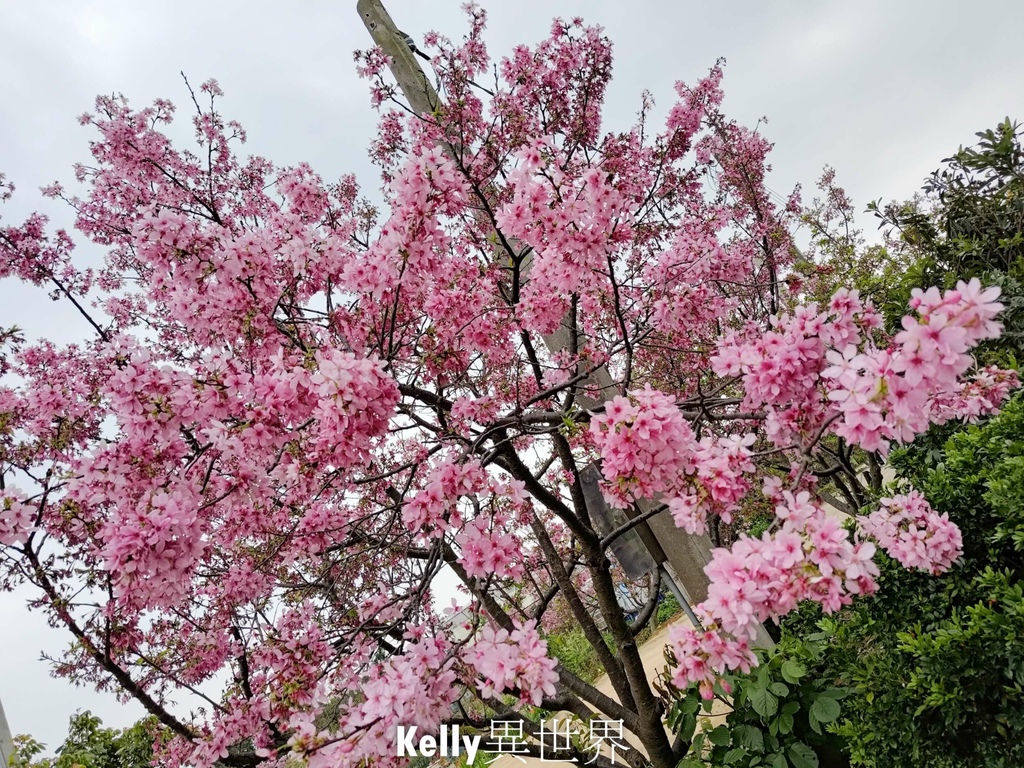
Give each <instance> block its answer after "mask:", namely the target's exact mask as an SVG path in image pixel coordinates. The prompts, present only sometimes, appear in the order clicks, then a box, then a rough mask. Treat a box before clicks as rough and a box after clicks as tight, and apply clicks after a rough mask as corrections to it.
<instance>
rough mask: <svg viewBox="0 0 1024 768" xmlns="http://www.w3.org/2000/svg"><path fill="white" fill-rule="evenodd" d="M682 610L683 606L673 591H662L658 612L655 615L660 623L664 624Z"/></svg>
mask: <svg viewBox="0 0 1024 768" xmlns="http://www.w3.org/2000/svg"><path fill="white" fill-rule="evenodd" d="M682 612H683V607H682V606H681V605H679V601H678V600H676V596H675V595H674V594H672V592H671V591H669V590H665V591H664V592H663V593H662V597H661V602H660V603H658V613H657V616H656V617H655V618H656V620H657V622H658V624H664V623H665V622H667V621H670V620H672V619H673V618H675V617H676V616H678V615H679V614H680V613H682Z"/></svg>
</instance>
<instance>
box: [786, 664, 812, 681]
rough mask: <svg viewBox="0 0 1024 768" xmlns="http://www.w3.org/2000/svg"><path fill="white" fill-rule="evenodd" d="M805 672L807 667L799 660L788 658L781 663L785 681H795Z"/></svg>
mask: <svg viewBox="0 0 1024 768" xmlns="http://www.w3.org/2000/svg"><path fill="white" fill-rule="evenodd" d="M806 674H807V667H805V666H804V665H803V664H801V663H800V662H799V661H793V660H792V659H789V660H787V661H786V663H784V664H783V665H782V676H783V677H784V678H785V679H786V682H789V683H797V682H799V681H800V678H801V677H803V676H804V675H806Z"/></svg>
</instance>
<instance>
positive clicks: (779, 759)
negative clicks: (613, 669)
mask: <svg viewBox="0 0 1024 768" xmlns="http://www.w3.org/2000/svg"><path fill="white" fill-rule="evenodd" d="M827 643H828V636H827V635H826V634H825V633H816V634H814V635H811V636H809V637H806V638H797V637H794V636H792V635H785V636H783V638H782V641H781V642H779V643H778V644H777V645H776V646H775V647H774V648H772V649H770V650H767V651H765V650H758V651H757V655H758V660H759V661H760V666H758V667H756V668H755V669H753V670H752V671H751V672H750V674H746V675H742V674H741V675H732V676H729V677H727V678H726V680H727V683H728V686H729V690H730V691H731V695H732V699H731V701H730V702H729V704H730V706H731V711H730V712H729V713H728V715H727V716H726V719H725V723H724V724H721V725H718V726H717V727H715V728H711V725H710V720H708V719H706V718H705V720H704V725H705V728H704V729H703V730H702V732H700V733H696V735H695V731H696V729H697V726H698V720H699V714H700V713H701V712H702V711H703V713H704V714H705V715H706V714H708V713H710V712H711V706H712V704H713V702H707V701H703V700H701V698H700V696H699V694H698V692H697V689H696V687H693V688H690V689H689V690H687V691H685V692H682V693H681V694H679V695H678V697H677V699H676V701H675V702H674V703H673V705H672V707H671V709H670V711H669V717H668V723H669V727H670V728H672V729H673V730H675V731H676V733H677V734H678V735H679V736H680V737H681V738H682V739H684V740H690V739H692V743H691V745H690V749H689V751H688V753H687V755H686V756H685V757H684V759H683V760H682V762H681V763H680V768H687V767H690V766H692V767H693V768H696V767H697V766H705V765H711V766H735V767H736V768H753V767H754V766H770V767H771V768H787V767H788V766H792V767H793V768H817V767H818V766H819V765H825V766H840V765H847V764H848V763H847V761H846V758H845V757H844V756H843V754H842V749H841V746H842V741H841V739H840V737H839V736H837V735H836V734H835V733H833V732H830V731H829V730H828V729H829V725H830V724H831V723H835V722H836V720H837V719H838V718H839V715H840V712H841V705H840V703H839V702H840V701H842V700H843V699H844V698H845V697H846V696H847V694H848V691H847V690H845V689H843V688H839V687H836V686H834V685H831V684H830V683H829V682H828V680H827V678H826V676H825V675H824V674H823V673H822V672H823V664H824V661H823V659H824V651H825V648H826V647H827ZM722 694H725V691H724V690H723V691H722ZM721 700H722V701H725V698H724V696H723V697H722V699H721Z"/></svg>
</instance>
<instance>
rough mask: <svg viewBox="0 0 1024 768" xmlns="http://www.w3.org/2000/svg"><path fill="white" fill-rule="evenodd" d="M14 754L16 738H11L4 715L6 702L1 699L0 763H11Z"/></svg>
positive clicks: (5, 764) (3, 764)
mask: <svg viewBox="0 0 1024 768" xmlns="http://www.w3.org/2000/svg"><path fill="white" fill-rule="evenodd" d="M13 756H14V740H13V739H12V738H11V729H10V727H9V726H8V725H7V718H6V717H5V716H4V703H3V702H2V701H0V765H2V766H7V765H10V763H11V758H12V757H13Z"/></svg>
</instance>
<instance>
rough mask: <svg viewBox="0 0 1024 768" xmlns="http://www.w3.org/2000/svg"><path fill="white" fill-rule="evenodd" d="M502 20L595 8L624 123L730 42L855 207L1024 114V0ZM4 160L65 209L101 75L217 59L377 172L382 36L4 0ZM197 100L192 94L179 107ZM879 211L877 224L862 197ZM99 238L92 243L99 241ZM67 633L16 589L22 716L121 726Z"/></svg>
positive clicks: (6, 291)
mask: <svg viewBox="0 0 1024 768" xmlns="http://www.w3.org/2000/svg"><path fill="white" fill-rule="evenodd" d="M460 2H461V0H430V2H425V1H424V0H390V2H388V3H387V5H388V10H389V11H390V13H391V15H392V16H393V17H394V19H395V21H396V22H397V24H398V25H399V27H400V28H402V29H404V30H406V31H408V32H410V33H413V34H414V35H415V36H416V37H417V39H421V35H422V33H424V32H426V31H428V30H430V29H436V30H438V31H440V32H443V33H445V34H447V35H448V36H450V37H458V36H461V34H462V31H463V28H464V27H463V22H462V16H461V13H460V11H459V4H460ZM482 5H483V6H484V7H485V8H487V10H488V12H489V13H490V23H489V31H488V34H487V40H488V42H489V44H490V46H491V53H492V55H493V56H495V57H500V56H501V55H503V54H504V53H505V52H507V51H508V50H509V49H510V48H511V46H512V45H514V44H516V43H520V42H525V43H533V42H536V41H538V40H540V39H542V38H543V37H544V36H545V34H546V31H547V29H548V27H549V25H550V21H551V18H552V17H554V16H563V17H572V16H576V15H580V16H583V17H584V18H585V19H586V20H587V21H588V22H590V23H596V24H600V25H602V26H603V27H605V29H606V32H607V34H608V35H609V36H610V37H611V38H612V40H613V41H614V44H615V49H614V50H615V70H614V71H615V79H614V82H613V84H612V87H611V89H610V92H609V98H608V102H607V110H606V125H608V126H610V127H622V126H624V125H626V124H628V123H629V122H630V120H631V118H632V116H633V115H634V113H635V112H636V110H637V107H638V106H639V94H640V91H641V90H643V89H645V88H646V89H648V90H650V91H651V92H652V93H653V94H654V96H655V99H656V100H657V101H658V103H659V104H660V105H661V106H662V107H663V108H664V107H667V106H668V105H669V104H670V102H671V96H672V95H673V91H672V85H673V83H674V82H675V81H676V80H686V81H687V82H693V81H694V80H696V79H697V78H699V77H700V76H702V75H703V74H704V73H705V72H706V71H707V69H708V68H709V67H711V66H712V65H713V64H714V62H715V60H716V59H717V58H718V57H720V56H724V57H726V58H727V60H728V65H727V67H726V74H725V93H726V101H725V108H726V111H727V113H728V114H729V115H730V116H731V117H734V118H736V119H738V120H740V121H741V122H744V123H747V124H750V125H752V124H753V123H754V122H756V120H757V119H758V118H759V117H761V116H767V117H768V118H769V124H768V125H767V127H766V128H765V132H766V135H768V137H769V138H770V139H771V140H773V141H774V142H775V143H776V149H775V152H774V153H773V161H772V162H773V165H774V168H775V171H774V174H773V176H772V179H771V182H770V183H771V186H772V187H773V188H774V189H775V190H777V191H779V192H787V191H788V190H789V189H790V188H791V187H792V186H793V184H794V183H796V182H803V183H804V186H805V189H808V190H810V188H812V187H813V183H814V181H815V179H817V178H818V176H819V175H820V171H821V168H822V166H823V165H825V164H830V165H832V166H834V167H835V168H836V170H837V178H838V181H839V183H840V184H842V185H843V186H845V187H846V189H847V191H848V192H849V193H850V194H851V195H852V197H853V198H854V202H855V204H856V205H857V207H858V209H860V210H862V209H863V207H864V204H865V203H866V202H867V201H869V200H871V199H876V198H880V197H881V198H885V199H903V198H906V197H909V196H910V195H911V194H912V193H913V192H914V191H915V190H916V189H917V188H918V187H919V186H920V182H921V180H922V178H923V177H924V176H925V175H927V174H928V172H930V171H931V170H933V169H934V168H935V167H937V165H938V164H939V161H940V160H941V159H942V158H944V157H946V156H948V155H949V154H951V153H952V152H953V151H954V150H955V149H956V148H957V146H959V145H960V144H967V143H970V142H972V140H973V135H974V133H975V132H976V131H979V130H982V129H984V128H988V127H993V126H994V125H995V124H996V123H997V122H998V121H999V120H1001V119H1002V118H1003V117H1004V116H1005V115H1010V116H1011V117H1012V118H1022V119H1024V67H1022V65H1021V63H1020V44H1021V42H1020V41H1021V35H1022V32H1024V3H1020V2H1017V1H1016V0H1003V1H1001V2H1000V1H997V0H973V1H972V2H968V1H967V0H963V1H962V2H957V1H956V0H900V1H899V2H886V1H885V0H873V1H867V0H861V2H856V3H850V2H839V1H838V0H833V1H831V2H812V1H811V0H803V1H797V0H792V1H790V2H781V1H779V2H773V3H761V2H755V0H745V1H744V2H739V1H726V2H723V1H719V2H711V0H704V2H698V1H697V0H689V1H688V2H687V1H684V0H675V1H674V2H658V1H657V0H630V1H629V2H622V1H621V0H617V1H616V2H611V1H610V0H588V1H587V2H584V1H583V0H491V1H490V2H486V1H485V2H482ZM0 30H3V32H2V35H0V71H2V72H3V77H2V78H0V171H3V172H5V173H7V175H8V178H9V180H11V181H13V182H14V183H15V184H16V185H17V186H18V188H19V192H18V194H17V196H16V198H15V201H13V202H12V203H11V204H8V205H7V206H5V208H6V210H3V211H2V212H0V213H2V215H3V218H4V219H5V220H6V221H7V222H9V223H13V222H14V221H15V220H17V219H19V218H20V217H22V216H24V215H25V214H26V213H28V212H29V211H30V210H32V209H34V208H38V207H42V208H43V209H44V210H46V211H47V212H48V213H50V214H51V216H52V218H53V219H54V220H55V221H56V222H59V223H61V224H63V225H68V224H70V217H69V216H68V214H67V212H66V211H63V210H61V209H60V208H54V207H53V206H50V205H49V204H48V203H45V202H42V201H41V200H40V198H39V196H38V194H37V193H36V189H37V188H38V187H39V186H41V185H43V184H45V183H49V182H51V181H54V180H61V181H64V182H68V183H69V186H71V184H70V183H71V182H73V176H72V173H71V165H72V163H74V162H75V161H79V160H85V159H87V142H88V141H89V140H90V139H91V138H92V137H91V135H90V133H89V131H88V130H86V129H83V128H80V127H79V126H78V124H77V122H76V120H75V118H76V116H77V115H79V114H81V113H82V112H85V111H88V110H90V109H91V106H92V101H93V98H94V97H95V96H96V94H99V93H112V92H121V93H124V94H125V95H126V96H128V97H129V98H130V99H131V100H132V102H133V103H134V104H136V105H137V106H142V105H145V104H147V103H149V102H150V101H151V100H152V99H154V98H157V97H167V98H170V99H171V100H173V101H174V102H175V103H177V104H179V105H182V106H183V105H184V102H185V101H186V99H187V98H188V96H187V92H186V91H185V88H184V85H183V83H182V81H181V76H180V74H179V72H180V71H184V72H185V74H186V75H188V77H189V79H190V80H191V81H192V82H193V84H196V85H198V84H199V83H201V82H202V81H203V80H205V79H207V78H208V77H216V78H217V79H218V80H219V81H220V84H221V86H222V88H223V89H224V90H225V92H226V94H227V98H226V99H225V100H224V101H223V102H222V104H221V108H222V110H223V111H224V112H225V113H226V114H227V115H229V116H230V117H232V118H235V119H237V120H239V121H240V122H241V123H242V124H243V125H244V126H245V127H246V129H247V130H248V133H249V143H248V151H249V152H251V153H255V154H261V155H264V156H266V157H268V158H269V159H271V160H272V161H274V162H276V163H277V164H279V165H288V164H293V163H296V162H299V161H303V160H305V161H308V162H310V163H311V164H312V165H313V167H314V168H315V169H316V170H317V171H318V172H319V173H320V174H321V175H322V176H323V177H324V178H325V179H327V180H332V179H335V178H337V177H338V176H339V175H341V174H342V173H348V172H355V173H357V174H358V175H359V176H360V177H361V179H362V180H363V182H364V184H365V185H367V186H369V187H370V188H375V187H376V185H377V180H376V177H375V176H374V175H373V173H372V169H371V167H370V165H369V162H368V160H367V153H366V147H367V145H368V142H369V141H370V138H371V136H372V133H373V130H374V125H375V122H376V117H375V114H374V113H373V111H372V110H371V109H370V107H369V102H368V98H367V87H366V84H365V82H363V81H360V80H359V79H358V78H357V77H356V75H355V71H354V67H353V64H352V51H353V50H355V49H357V48H363V47H366V46H367V45H368V42H369V37H368V35H367V33H366V31H365V29H364V28H363V26H362V23H361V22H360V20H359V18H358V16H357V15H356V12H355V2H354V0H344V2H341V1H339V0H330V1H329V0H292V1H291V2H270V1H269V0H258V1H250V2H241V0H205V2H199V1H198V0H178V2H174V3H170V2H164V3H140V2H129V1H128V0H106V1H105V2H82V1H81V0H78V1H77V2H75V1H73V0H45V1H44V2H27V1H25V0H21V1H19V0H0ZM182 113H183V114H182V117H183V118H184V114H187V112H185V110H182ZM861 222H862V225H863V226H864V227H865V229H867V230H873V229H874V226H875V225H874V224H873V223H872V222H871V221H870V219H869V218H868V217H867V216H863V217H862V218H861ZM83 253H84V254H85V255H86V256H87V257H88V256H90V255H92V256H95V254H90V253H89V252H88V250H85V251H83ZM71 319H72V316H71V315H68V314H65V313H63V312H61V311H60V310H59V308H58V307H56V306H55V305H51V304H49V303H48V302H47V301H46V299H45V297H43V296H42V294H41V293H39V294H35V293H30V292H28V291H26V289H24V288H22V287H20V286H15V285H0V324H2V325H11V324H14V323H17V324H18V325H21V326H23V327H27V328H28V329H29V330H30V332H32V333H34V334H35V333H45V334H47V335H50V336H56V337H59V338H62V339H68V340H69V339H71V338H73V337H75V336H77V333H78V332H77V328H74V329H73V328H71V327H69V326H68V322H69V321H71ZM68 639H69V638H68V636H66V635H63V634H61V633H59V632H57V631H54V630H50V629H48V628H47V627H46V625H45V622H44V621H43V620H42V619H41V617H39V616H36V615H32V614H29V613H28V612H27V611H26V610H25V608H24V600H23V596H21V595H14V596H12V595H0V699H2V700H3V702H4V708H5V709H6V712H7V717H8V720H9V721H10V725H11V730H12V731H13V732H14V733H25V732H29V733H32V734H33V735H35V736H36V737H37V738H39V739H40V740H42V741H44V742H46V743H48V744H49V745H50V746H51V748H52V747H55V746H57V745H59V744H60V742H61V741H62V740H63V737H64V734H65V732H66V731H65V729H66V723H67V720H68V718H69V717H70V715H71V714H72V713H73V712H74V711H75V710H76V709H78V708H89V709H92V710H93V711H94V712H95V713H96V714H99V715H100V716H101V717H102V718H103V720H104V721H105V722H106V723H107V724H108V725H115V726H124V725H127V724H129V723H131V722H132V721H134V720H135V719H136V718H137V717H138V716H139V715H140V714H141V711H140V710H139V709H138V708H136V707H122V706H120V705H119V704H118V703H117V702H116V701H115V699H114V698H113V696H111V695H99V694H96V693H94V692H92V691H89V690H85V689H81V688H78V689H76V688H73V687H72V686H70V685H69V684H67V683H66V682H64V681H62V680H54V679H52V678H50V677H49V675H48V667H47V665H46V664H45V663H44V662H42V661H40V659H39V657H40V651H43V650H45V651H47V652H50V653H57V652H59V650H60V649H61V648H62V647H64V646H65V645H66V644H67V642H68Z"/></svg>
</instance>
